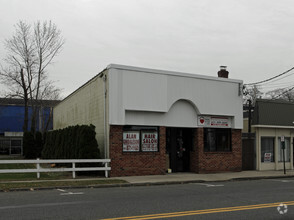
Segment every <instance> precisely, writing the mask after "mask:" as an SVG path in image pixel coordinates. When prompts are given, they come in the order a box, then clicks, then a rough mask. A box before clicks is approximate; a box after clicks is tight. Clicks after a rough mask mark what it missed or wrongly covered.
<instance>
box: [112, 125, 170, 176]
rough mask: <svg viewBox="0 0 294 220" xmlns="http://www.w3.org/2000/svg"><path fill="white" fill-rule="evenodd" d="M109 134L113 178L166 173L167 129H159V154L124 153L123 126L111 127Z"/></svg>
mask: <svg viewBox="0 0 294 220" xmlns="http://www.w3.org/2000/svg"><path fill="white" fill-rule="evenodd" d="M109 134H110V135H109V152H110V158H111V172H110V175H111V176H139V175H140V176H141V175H156V174H158V175H160V174H164V173H165V172H166V161H165V160H166V157H165V145H166V144H165V142H166V135H165V127H159V151H158V152H123V126H119V125H111V126H110V132H109Z"/></svg>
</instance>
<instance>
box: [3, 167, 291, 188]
mask: <svg viewBox="0 0 294 220" xmlns="http://www.w3.org/2000/svg"><path fill="white" fill-rule="evenodd" d="M291 177H292V178H293V177H294V170H287V173H286V174H284V171H283V170H279V171H241V172H226V173H212V174H197V173H171V174H165V175H150V176H125V177H110V178H105V177H99V178H80V179H61V180H38V179H36V180H29V181H1V182H0V183H2V184H6V183H7V184H9V183H11V184H14V183H28V184H30V183H31V184H32V185H34V184H35V183H45V185H47V184H46V183H48V186H45V187H44V186H43V187H38V186H37V187H36V186H35V187H34V186H32V188H34V190H41V189H54V188H89V187H91V188H104V187H130V186H149V185H168V184H184V183H203V182H220V181H238V180H257V179H271V178H291ZM101 180H102V181H103V180H105V181H107V180H109V181H110V183H104V184H99V181H101ZM111 180H113V181H111ZM119 180H124V181H126V183H114V182H118V181H119ZM76 181H78V182H79V186H75V184H71V182H76ZM83 181H84V183H85V184H83V183H82V182H83ZM87 181H91V184H90V185H89V183H88V182H87ZM95 181H97V183H95ZM50 182H51V183H52V182H55V183H58V182H67V184H66V186H58V184H57V186H56V185H55V186H50ZM30 189H31V188H30V187H25V188H18V189H16V188H14V189H13V190H18V191H23V190H30ZM0 191H5V190H0Z"/></svg>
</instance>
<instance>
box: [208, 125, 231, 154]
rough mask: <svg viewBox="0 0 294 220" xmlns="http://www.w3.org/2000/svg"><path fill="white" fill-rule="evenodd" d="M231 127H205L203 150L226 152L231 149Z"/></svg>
mask: <svg viewBox="0 0 294 220" xmlns="http://www.w3.org/2000/svg"><path fill="white" fill-rule="evenodd" d="M231 137H232V134H231V129H228V128H205V129H204V151H206V152H215V151H217V152H219V151H223V152H227V151H232V144H231Z"/></svg>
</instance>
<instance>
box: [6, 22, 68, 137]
mask: <svg viewBox="0 0 294 220" xmlns="http://www.w3.org/2000/svg"><path fill="white" fill-rule="evenodd" d="M63 45H64V39H63V37H62V36H61V31H60V30H59V29H58V28H57V27H56V25H55V24H54V23H52V22H51V21H49V22H46V21H45V22H42V23H41V22H40V21H38V22H36V23H35V24H34V25H33V27H32V26H31V25H30V24H28V23H26V22H23V21H20V22H19V23H17V24H16V26H15V33H14V35H13V36H12V37H11V38H10V39H7V40H6V41H5V48H6V50H7V55H6V58H5V59H4V61H5V67H3V66H2V68H1V72H0V80H1V83H3V84H5V85H7V87H8V90H7V94H6V96H7V97H18V98H22V99H23V100H24V104H25V118H24V126H23V130H24V131H27V130H28V118H29V117H28V104H29V103H30V105H31V106H32V116H31V120H32V121H31V122H32V123H31V130H32V131H35V126H36V117H37V111H38V110H37V105H36V104H37V102H38V101H39V100H42V99H51V98H56V97H58V94H59V92H60V89H58V88H56V87H55V86H54V82H53V81H50V80H48V73H47V72H46V68H47V67H48V65H50V64H51V63H52V61H53V59H54V58H55V57H56V56H57V55H58V53H59V52H60V51H61V50H62V47H63ZM52 94H54V96H53V97H52Z"/></svg>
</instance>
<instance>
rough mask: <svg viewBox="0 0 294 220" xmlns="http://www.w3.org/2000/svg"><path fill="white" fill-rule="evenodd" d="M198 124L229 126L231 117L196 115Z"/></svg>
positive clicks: (203, 125) (216, 126) (215, 126)
mask: <svg viewBox="0 0 294 220" xmlns="http://www.w3.org/2000/svg"><path fill="white" fill-rule="evenodd" d="M198 126H201V127H214V128H218V127H220V128H230V127H231V118H229V117H222V116H219V117H218V116H203V115H201V116H198Z"/></svg>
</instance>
